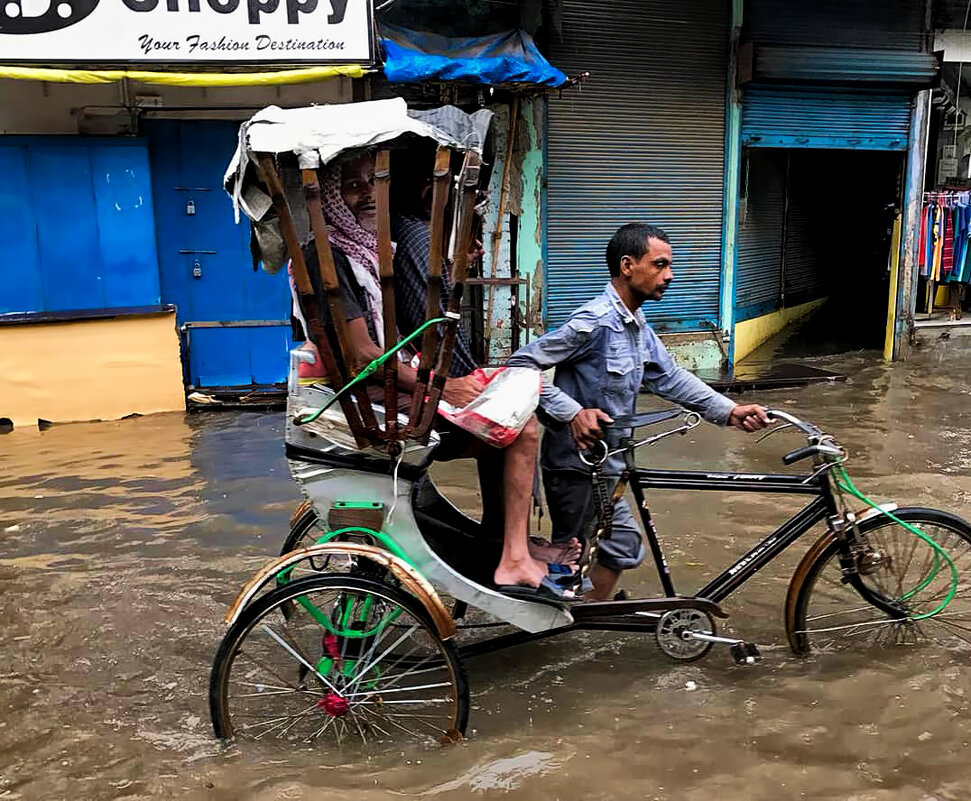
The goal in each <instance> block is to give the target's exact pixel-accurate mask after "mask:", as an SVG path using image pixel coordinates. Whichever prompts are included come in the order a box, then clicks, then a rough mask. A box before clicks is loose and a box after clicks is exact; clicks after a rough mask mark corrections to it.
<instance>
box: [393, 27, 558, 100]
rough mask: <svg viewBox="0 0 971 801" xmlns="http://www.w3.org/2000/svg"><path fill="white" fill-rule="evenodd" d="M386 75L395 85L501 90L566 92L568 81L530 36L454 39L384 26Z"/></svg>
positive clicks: (513, 34) (512, 33)
mask: <svg viewBox="0 0 971 801" xmlns="http://www.w3.org/2000/svg"><path fill="white" fill-rule="evenodd" d="M381 37H382V38H381V44H382V45H383V46H384V55H385V63H384V74H385V75H386V76H387V78H388V80H389V81H391V82H393V83H415V82H417V81H462V82H464V83H476V84H485V85H496V84H503V83H525V84H533V85H537V86H554V87H555V86H562V85H563V84H565V83H566V82H567V77H566V75H564V74H563V73H562V72H561V71H560V70H558V69H557V68H556V67H554V66H553V65H552V64H550V63H549V62H548V61H547V60H546V59H545V58H543V55H542V54H541V53H540V52H539V50H538V48H537V47H536V43H535V42H534V41H533V38H532V37H531V36H530V35H529V34H528V33H526V32H525V31H507V32H506V33H498V34H494V35H492V36H470V37H463V38H449V37H447V36H439V35H438V34H436V33H427V32H425V31H411V30H408V29H407V28H399V27H398V26H396V25H387V24H385V25H382V26H381Z"/></svg>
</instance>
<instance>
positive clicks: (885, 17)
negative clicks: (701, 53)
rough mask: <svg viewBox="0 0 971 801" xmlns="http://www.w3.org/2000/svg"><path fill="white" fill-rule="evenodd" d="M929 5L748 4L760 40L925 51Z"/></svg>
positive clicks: (866, 1) (785, 0) (854, 0)
mask: <svg viewBox="0 0 971 801" xmlns="http://www.w3.org/2000/svg"><path fill="white" fill-rule="evenodd" d="M923 14H924V4H923V3H915V2H913V0H880V2H874V0H812V2H807V0H748V2H746V4H745V26H744V34H745V36H746V38H750V39H753V40H755V41H757V42H774V43H780V44H807V45H824V46H827V47H873V48H886V49H892V50H898V49H899V50H920V48H921V33H920V29H921V22H922V18H923Z"/></svg>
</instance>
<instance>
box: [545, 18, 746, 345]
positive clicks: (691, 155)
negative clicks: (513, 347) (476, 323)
mask: <svg viewBox="0 0 971 801" xmlns="http://www.w3.org/2000/svg"><path fill="white" fill-rule="evenodd" d="M728 21H729V17H728V5H727V3H723V2H705V3H684V2H671V0H588V1H587V2H579V1H578V0H565V2H564V3H563V8H562V39H561V40H560V41H558V42H553V43H552V44H551V47H550V50H551V61H552V62H553V63H554V64H556V65H557V66H558V67H560V69H562V70H564V71H565V72H567V73H568V74H575V73H577V72H581V71H584V70H589V71H590V73H591V78H590V80H589V81H588V82H587V83H586V85H585V86H584V87H583V89H582V91H576V90H572V91H568V92H564V93H563V97H562V98H561V99H557V98H551V99H550V101H549V138H548V169H549V189H548V195H547V198H548V215H549V216H548V220H549V222H548V229H547V230H548V240H547V244H548V279H547V323H548V325H549V326H551V327H552V326H556V325H559V324H560V323H562V322H563V321H564V320H565V319H566V318H567V317H568V316H569V315H570V314H571V313H572V312H573V311H574V310H575V309H576V308H577V307H578V306H580V305H582V304H583V303H585V302H587V301H588V300H590V299H591V298H593V297H594V296H595V295H596V294H597V293H598V292H599V291H600V290H601V288H602V287H603V285H604V283H605V282H606V281H607V278H608V275H607V268H606V264H605V261H604V250H605V248H606V245H607V241H608V240H609V239H610V236H611V235H612V234H613V232H614V230H616V228H617V226H618V225H621V224H623V223H625V222H629V221H632V220H643V221H646V222H650V223H653V224H655V225H659V226H661V227H662V228H663V229H664V230H666V231H667V232H668V234H669V235H670V236H671V240H672V245H673V250H674V262H675V266H674V271H675V280H674V285H673V286H672V287H671V289H670V290H669V291H668V293H667V294H666V295H665V297H664V301H663V302H661V303H657V304H655V303H652V304H648V305H647V306H645V313H646V314H647V316H648V319H649V320H651V322H652V323H653V324H654V325H655V327H656V328H657V329H658V330H691V329H699V328H703V327H704V326H703V323H704V322H705V321H717V319H718V289H719V279H720V258H721V227H722V190H723V174H724V150H725V92H726V84H727V80H728V78H727V64H728V55H727V44H728Z"/></svg>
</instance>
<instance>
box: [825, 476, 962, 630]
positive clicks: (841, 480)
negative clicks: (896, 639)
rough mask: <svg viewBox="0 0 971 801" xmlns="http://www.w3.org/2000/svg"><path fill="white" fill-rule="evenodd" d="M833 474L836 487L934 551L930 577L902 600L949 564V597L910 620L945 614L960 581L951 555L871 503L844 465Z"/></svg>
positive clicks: (930, 539)
mask: <svg viewBox="0 0 971 801" xmlns="http://www.w3.org/2000/svg"><path fill="white" fill-rule="evenodd" d="M833 472H834V473H835V475H836V485H837V486H838V487H839V488H840V489H841V490H843V491H844V492H847V493H849V494H850V495H852V496H853V497H854V498H857V499H858V500H861V501H863V503H865V504H867V505H868V506H871V507H873V508H874V509H877V510H879V512H880V513H881V514H884V515H886V516H887V517H889V518H890V519H891V520H893V521H894V522H895V523H897V524H898V525H901V526H903V527H904V528H905V529H906V530H907V531H909V532H910V533H911V534H914V535H915V536H917V537H920V539H922V540H923V541H924V542H926V543H927V544H928V545H930V546H931V548H932V549H933V551H934V568H933V569H932V570H931V571H930V572H929V573H928V575H927V576H926V577H925V578H924V580H923V581H921V583H920V584H919V585H917V586H916V587H914V589H912V590H910V591H909V592H907V593H905V594H904V595H902V596H901V598H900V600H907V599H909V598H913V597H914V596H915V595H916V594H917V593H919V592H920V591H921V590H923V589H924V588H925V587H927V586H928V585H929V584H930V583H931V582H932V581H933V580H934V579H935V578H936V577H937V574H938V573H939V572H940V569H941V560H943V561H944V562H945V563H946V564H947V566H948V569H949V570H950V571H951V586H950V588H949V589H948V592H947V595H945V596H944V600H943V601H941V603H940V605H939V606H938V607H937V608H936V609H934V610H933V611H931V612H923V613H921V614H919V615H911V616H910V619H911V620H926V619H927V618H929V617H933V616H934V615H937V614H940V613H941V612H943V611H944V609H945V608H946V607H947V605H948V604H949V603H951V601H952V600H954V596H955V595H956V594H957V589H958V581H959V578H958V569H957V565H955V564H954V560H953V559H951V556H950V554H948V552H947V551H945V550H944V549H943V548H942V547H941V546H940V545H938V543H936V542H935V541H934V540H933V539H932V538H931V537H928V536H927V535H926V534H925V533H924V532H923V531H921V530H920V529H919V528H917V527H916V526H912V525H910V523H907V522H905V521H903V520H901V519H900V518H899V517H897V515H895V514H893V513H892V512H888V511H887V510H886V509H883V508H881V506H880V505H879V504H878V503H876V502H874V501H871V500H870V499H869V498H868V497H867V496H866V495H864V494H863V493H862V492H860V491H859V490H858V489H857V488H856V486H855V485H854V484H853V482H852V481H851V480H850V477H849V476H848V475H847V474H846V470H845V469H844V468H843V467H842V465H838V466H837V467H836V468H834V471H833Z"/></svg>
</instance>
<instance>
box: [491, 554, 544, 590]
mask: <svg viewBox="0 0 971 801" xmlns="http://www.w3.org/2000/svg"><path fill="white" fill-rule="evenodd" d="M546 575H547V573H546V562H539V561H537V560H536V559H524V560H522V561H513V560H511V559H507V560H503V561H501V562H499V566H498V567H497V568H496V572H495V573H494V574H493V576H492V580H493V581H494V582H495V583H496V584H497V585H512V586H521V587H538V586H539V585H540V582H541V581H542V580H543V579H544V578H546Z"/></svg>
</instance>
